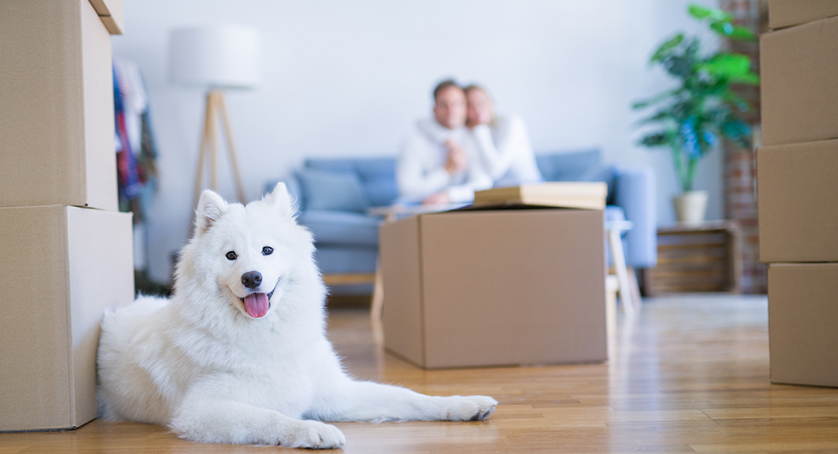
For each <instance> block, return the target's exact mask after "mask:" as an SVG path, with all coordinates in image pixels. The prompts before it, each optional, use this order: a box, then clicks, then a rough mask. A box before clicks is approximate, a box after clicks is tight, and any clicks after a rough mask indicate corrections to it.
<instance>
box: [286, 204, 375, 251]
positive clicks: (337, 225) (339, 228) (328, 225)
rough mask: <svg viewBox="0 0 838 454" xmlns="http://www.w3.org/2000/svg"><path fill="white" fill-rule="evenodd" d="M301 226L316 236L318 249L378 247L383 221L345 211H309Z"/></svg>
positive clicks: (302, 217)
mask: <svg viewBox="0 0 838 454" xmlns="http://www.w3.org/2000/svg"><path fill="white" fill-rule="evenodd" d="M299 221H300V224H302V225H304V226H306V227H308V228H309V230H311V233H313V234H314V241H315V242H316V243H317V245H318V247H319V246H320V245H322V244H333V245H334V244H340V245H353V246H366V247H372V248H377V247H378V224H379V222H381V219H380V218H378V217H375V216H367V215H364V214H358V213H349V212H345V211H322V210H319V211H318V210H307V211H304V212H303V213H302V214H301V215H300V218H299Z"/></svg>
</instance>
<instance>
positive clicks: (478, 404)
mask: <svg viewBox="0 0 838 454" xmlns="http://www.w3.org/2000/svg"><path fill="white" fill-rule="evenodd" d="M450 399H451V400H450V405H449V406H448V409H447V411H446V413H445V419H447V420H450V421H482V420H484V419H486V418H488V417H489V415H491V414H492V413H494V412H495V407H497V405H498V401H496V400H495V399H492V398H491V397H488V396H465V397H463V396H454V397H451V398H450Z"/></svg>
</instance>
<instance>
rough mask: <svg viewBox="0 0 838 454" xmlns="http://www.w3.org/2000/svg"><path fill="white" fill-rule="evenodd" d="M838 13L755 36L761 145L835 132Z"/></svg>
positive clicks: (837, 129)
mask: <svg viewBox="0 0 838 454" xmlns="http://www.w3.org/2000/svg"><path fill="white" fill-rule="evenodd" d="M835 74H838V17H833V18H830V19H823V20H819V21H815V22H809V23H807V24H803V25H799V26H796V27H791V28H788V29H784V30H779V31H775V32H771V33H766V34H764V35H762V36H761V37H760V77H761V83H762V86H761V92H762V141H763V145H765V146H769V145H781V144H788V143H799V142H810V141H815V140H828V139H835V138H838V122H836V121H835V118H838V102H835V100H836V99H838V77H835Z"/></svg>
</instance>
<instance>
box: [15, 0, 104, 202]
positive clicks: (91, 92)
mask: <svg viewBox="0 0 838 454" xmlns="http://www.w3.org/2000/svg"><path fill="white" fill-rule="evenodd" d="M0 62H2V66H3V69H2V71H0V106H2V108H0V206H34V205H54V204H64V205H75V206H89V207H95V208H101V209H105V210H111V211H116V210H117V187H116V155H115V149H114V106H113V73H112V64H111V42H110V35H109V34H108V31H107V30H106V29H105V27H104V25H103V24H102V22H101V21H100V20H99V16H98V15H97V14H96V11H95V10H94V9H93V6H91V4H90V3H89V2H88V1H87V0H27V1H22V2H18V1H3V2H0Z"/></svg>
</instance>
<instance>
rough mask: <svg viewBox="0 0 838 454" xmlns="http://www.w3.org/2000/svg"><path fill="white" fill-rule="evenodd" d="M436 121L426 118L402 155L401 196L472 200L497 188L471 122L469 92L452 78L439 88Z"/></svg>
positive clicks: (398, 175)
mask: <svg viewBox="0 0 838 454" xmlns="http://www.w3.org/2000/svg"><path fill="white" fill-rule="evenodd" d="M433 113H434V119H433V120H422V121H420V122H419V123H418V124H417V128H416V131H414V132H413V134H412V135H411V136H410V137H409V138H408V139H407V141H406V142H405V145H404V147H403V148H402V151H401V155H400V156H399V162H398V166H397V168H396V181H397V182H398V185H399V193H400V195H401V198H402V199H404V200H409V201H417V202H422V203H424V204H448V203H468V202H471V201H472V200H474V191H475V190H480V189H487V188H490V187H492V178H491V176H489V173H488V172H487V171H486V170H485V168H484V166H483V163H482V161H481V160H480V159H479V157H478V155H477V148H476V144H475V143H474V141H473V139H472V138H471V135H470V134H469V133H468V130H467V129H466V128H465V121H466V96H465V92H463V89H462V88H461V87H460V86H459V85H457V84H456V83H455V82H454V81H452V80H446V81H443V82H441V83H440V84H439V85H437V87H436V88H435V89H434V109H433Z"/></svg>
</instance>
